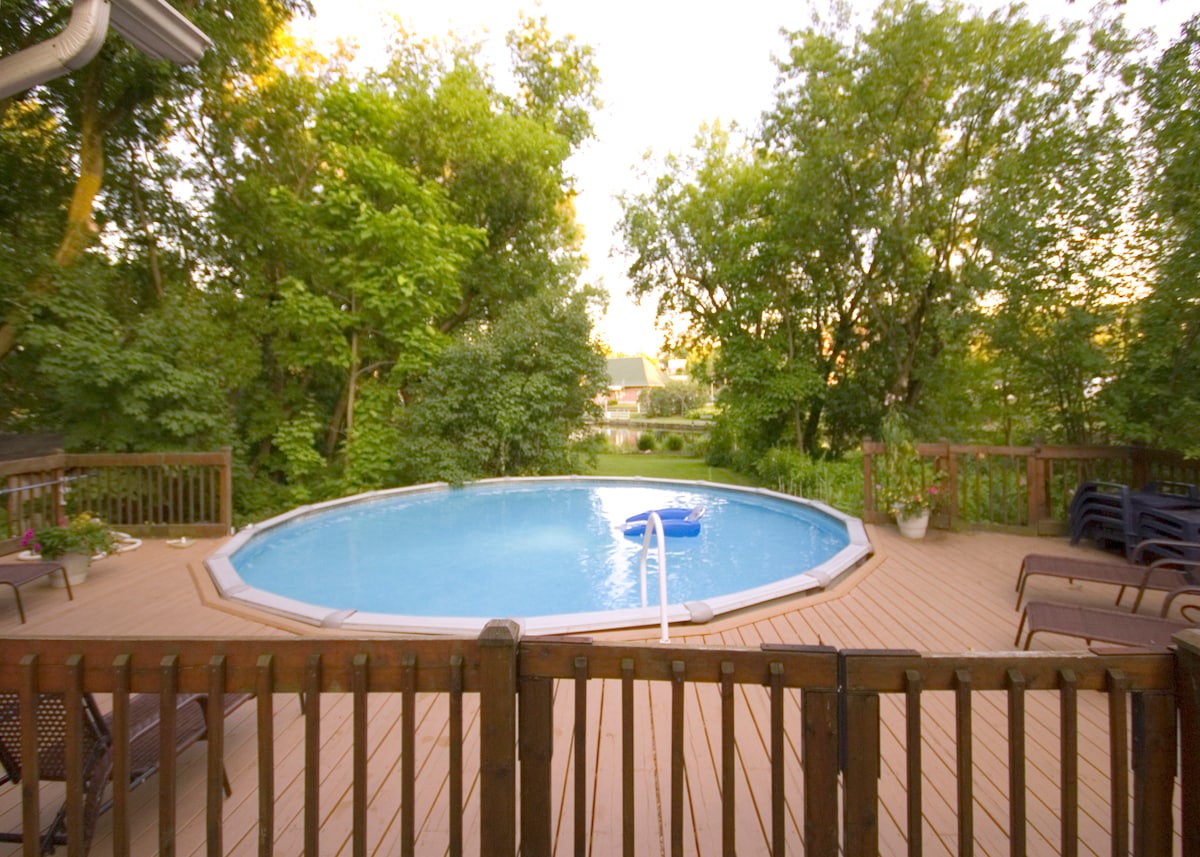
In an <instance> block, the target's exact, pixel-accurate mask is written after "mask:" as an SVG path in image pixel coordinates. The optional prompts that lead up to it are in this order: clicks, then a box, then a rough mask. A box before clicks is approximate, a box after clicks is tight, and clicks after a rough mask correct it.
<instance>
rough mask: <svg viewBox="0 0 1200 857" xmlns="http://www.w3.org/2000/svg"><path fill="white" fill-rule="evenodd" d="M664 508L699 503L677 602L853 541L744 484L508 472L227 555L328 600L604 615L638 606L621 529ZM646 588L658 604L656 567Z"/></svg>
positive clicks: (496, 612)
mask: <svg viewBox="0 0 1200 857" xmlns="http://www.w3.org/2000/svg"><path fill="white" fill-rule="evenodd" d="M671 506H682V507H694V506H703V507H704V508H705V514H704V517H703V519H702V527H701V531H700V534H699V536H697V537H694V538H668V539H667V541H666V544H667V569H668V577H667V579H668V584H669V595H668V600H669V602H670V603H672V604H680V603H682V602H688V601H697V600H704V599H709V598H714V597H717V596H722V595H726V594H728V593H732V592H740V591H742V590H747V589H752V588H754V587H757V586H761V585H764V584H769V583H771V582H773V581H778V580H780V579H783V578H788V577H791V576H794V575H798V574H801V573H803V572H805V571H806V570H807V569H810V568H813V567H814V566H817V565H819V564H821V563H823V562H825V561H826V560H828V559H829V558H830V557H833V556H834V555H835V554H837V553H838V552H839V551H841V550H843V549H844V548H845V547H846V546H847V544H848V542H849V536H848V534H847V528H846V524H845V523H843V522H842V521H840V520H838V519H836V518H834V517H832V516H830V515H827V514H824V513H822V512H821V511H818V510H815V509H813V508H810V507H809V506H806V505H802V504H798V503H792V502H787V501H784V500H781V499H776V498H774V497H770V496H762V495H760V494H755V493H750V492H739V491H733V490H724V489H720V488H716V487H710V486H707V485H706V486H694V485H692V484H690V483H650V484H641V483H637V482H628V481H622V482H608V481H596V480H593V481H589V480H579V481H574V480H572V481H542V480H530V481H523V480H511V481H506V482H503V483H501V484H481V485H474V486H468V487H466V488H459V489H450V490H439V491H427V492H414V493H403V494H395V495H390V496H386V497H378V498H371V499H365V500H358V501H355V502H352V503H346V504H338V505H333V506H330V507H328V508H325V509H322V510H320V511H316V512H310V513H305V514H303V515H299V516H296V517H293V518H291V519H289V520H287V521H285V522H282V523H280V524H277V525H275V526H271V527H269V528H264V529H263V530H262V531H261V532H258V533H257V534H255V535H253V537H251V538H249V539H248V540H246V541H245V542H244V543H243V544H242V545H241V546H240V547H237V548H236V550H234V551H233V553H232V554H231V555H230V557H229V559H230V561H231V563H232V566H233V568H234V569H235V570H236V572H237V574H238V575H240V577H241V580H242V581H244V583H245V584H246V585H248V586H249V587H253V588H255V589H258V590H265V591H267V592H270V593H275V594H278V595H282V596H285V597H287V598H290V599H295V600H296V601H300V602H305V603H308V604H319V605H324V606H326V607H329V608H333V609H335V610H353V611H364V612H370V613H374V614H378V613H394V614H404V615H410V616H461V617H483V618H487V617H505V616H542V615H549V614H573V613H581V612H591V611H610V610H618V609H622V608H631V607H637V606H639V605H640V590H639V554H640V551H641V545H642V542H641V539H633V538H628V537H626V536H623V535H622V533H621V525H622V524H623V523H624V522H625V519H626V518H628V517H629V516H631V515H634V514H637V513H639V512H643V511H646V510H648V509H658V508H664V507H671ZM653 554H654V552H653V550H652V552H651V555H652V557H653ZM655 565H656V562H655V560H654V559H653V558H652V559H651V562H650V566H651V570H653V568H654V567H655ZM648 588H649V590H650V592H649V603H650V604H652V605H653V604H657V602H658V589H657V582H656V580H655V579H654V578H653V576H652V577H651V580H650V583H649V587H648Z"/></svg>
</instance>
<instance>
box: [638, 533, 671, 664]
mask: <svg viewBox="0 0 1200 857" xmlns="http://www.w3.org/2000/svg"><path fill="white" fill-rule="evenodd" d="M654 534H657V535H658V621H659V625H660V626H661V627H662V636H661V637H659V640H658V641H659V642H660V643H669V642H671V635H670V633H669V632H668V631H667V548H666V536H664V535H663V523H662V518H661V517H659V514H658V512H651V513H650V516H649V517H648V518H646V534H645V535H644V536H642V556H641V560H640V562H639V564H640V567H641V568H640V570H641V582H642V606H643V607H645V606H646V555H647V554H648V553H649V552H650V537H651V535H654Z"/></svg>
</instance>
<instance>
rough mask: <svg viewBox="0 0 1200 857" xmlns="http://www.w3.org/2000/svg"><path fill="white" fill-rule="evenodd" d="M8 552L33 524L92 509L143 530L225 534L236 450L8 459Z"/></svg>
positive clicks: (2, 510)
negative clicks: (233, 458) (233, 455)
mask: <svg viewBox="0 0 1200 857" xmlns="http://www.w3.org/2000/svg"><path fill="white" fill-rule="evenodd" d="M0 501H2V502H0V522H2V523H3V526H2V527H0V553H4V552H6V551H9V550H13V549H14V548H15V547H16V545H17V543H18V541H19V539H20V538H21V536H22V535H23V534H24V533H25V532H26V531H27V530H29V529H36V528H37V527H40V526H47V525H50V524H53V523H55V522H57V521H58V520H59V519H60V518H62V517H64V516H70V515H74V514H77V513H79V512H92V513H93V514H96V515H98V516H100V517H101V518H103V519H104V521H105V522H107V523H108V524H110V525H112V526H113V527H114V528H115V529H118V530H121V531H124V532H128V533H130V534H132V535H135V536H146V537H160V538H161V537H165V536H175V535H189V536H223V535H228V534H229V532H230V529H231V528H232V526H233V481H232V453H231V451H230V450H229V449H228V448H226V449H222V450H219V451H217V452H164V453H122V454H109V453H103V454H101V453H81V454H77V453H63V452H57V453H54V454H51V455H44V456H39V457H37V458H26V459H20V460H17V461H0Z"/></svg>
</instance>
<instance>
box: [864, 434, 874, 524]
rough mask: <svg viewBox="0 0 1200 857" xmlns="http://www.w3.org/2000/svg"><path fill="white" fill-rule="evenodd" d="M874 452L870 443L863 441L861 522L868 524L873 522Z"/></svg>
mask: <svg viewBox="0 0 1200 857" xmlns="http://www.w3.org/2000/svg"><path fill="white" fill-rule="evenodd" d="M874 451H875V450H874V444H872V443H871V441H869V440H868V441H863V520H864V521H866V522H867V523H868V524H872V523H874V522H875V473H874V470H875V465H874V458H873V457H872V453H873V452H874Z"/></svg>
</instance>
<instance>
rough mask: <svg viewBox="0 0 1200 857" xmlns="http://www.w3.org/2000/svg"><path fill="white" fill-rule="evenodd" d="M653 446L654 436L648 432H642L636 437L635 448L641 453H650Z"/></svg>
mask: <svg viewBox="0 0 1200 857" xmlns="http://www.w3.org/2000/svg"><path fill="white" fill-rule="evenodd" d="M655 446H656V444H655V442H654V435H653V434H651V433H650V432H642V433H641V434H639V435H638V443H637V447H638V449H639V450H641V451H642V452H650V451H652V450H653V449H654V447H655Z"/></svg>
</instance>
